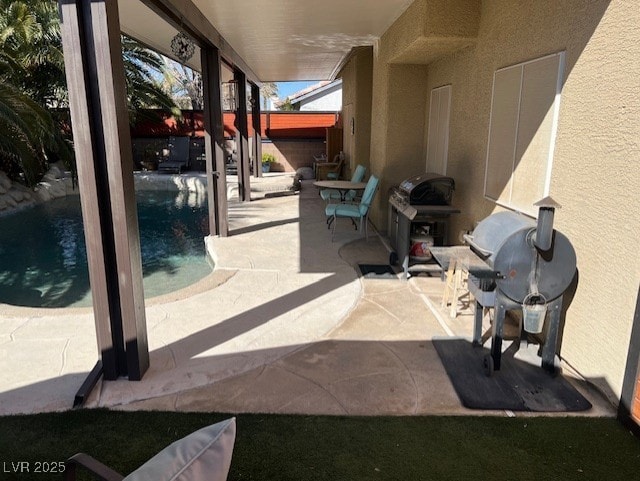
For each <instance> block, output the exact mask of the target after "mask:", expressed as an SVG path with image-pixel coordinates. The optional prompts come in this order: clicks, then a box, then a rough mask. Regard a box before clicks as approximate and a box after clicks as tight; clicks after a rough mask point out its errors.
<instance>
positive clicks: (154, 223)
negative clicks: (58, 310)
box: [0, 191, 212, 307]
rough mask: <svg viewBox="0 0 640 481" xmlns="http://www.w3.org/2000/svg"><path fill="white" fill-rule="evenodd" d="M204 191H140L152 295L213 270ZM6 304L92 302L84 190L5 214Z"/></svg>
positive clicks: (0, 247)
mask: <svg viewBox="0 0 640 481" xmlns="http://www.w3.org/2000/svg"><path fill="white" fill-rule="evenodd" d="M203 197H204V196H197V195H194V194H193V193H190V192H171V191H140V192H137V193H136V199H137V205H138V223H139V226H140V248H141V251H142V271H143V283H144V293H145V298H150V297H154V296H158V295H161V294H166V293H169V292H173V291H176V290H178V289H182V288H184V287H187V286H189V285H191V284H193V283H194V282H196V281H198V280H200V279H202V278H203V277H205V276H207V275H208V274H210V273H211V271H212V268H211V265H210V261H209V260H208V259H207V256H206V253H205V246H204V241H203V238H204V237H205V236H206V235H207V233H208V214H207V204H206V199H205V198H203ZM0 303H5V304H12V305H16V306H29V307H84V306H91V291H90V289H89V272H88V268H87V254H86V245H85V239H84V232H83V228H82V214H81V210H80V197H79V196H77V195H71V196H67V197H64V198H60V199H54V200H52V201H50V202H47V203H44V204H40V205H37V206H34V207H31V208H28V209H24V210H20V211H18V212H15V213H13V214H10V215H6V216H3V217H0Z"/></svg>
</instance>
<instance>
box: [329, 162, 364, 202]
mask: <svg viewBox="0 0 640 481" xmlns="http://www.w3.org/2000/svg"><path fill="white" fill-rule="evenodd" d="M366 170H367V169H366V168H365V167H364V166H362V165H358V166H357V167H356V168H355V170H354V171H353V175H352V176H351V182H362V179H364V174H365V172H366ZM356 195H357V192H356V191H355V190H350V191H349V192H347V194H346V195H345V200H347V201H352V200H353V199H355V198H356ZM320 198H322V200H324V201H329V200H341V197H340V192H339V191H337V190H336V189H322V190H321V191H320Z"/></svg>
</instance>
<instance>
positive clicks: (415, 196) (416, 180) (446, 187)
mask: <svg viewBox="0 0 640 481" xmlns="http://www.w3.org/2000/svg"><path fill="white" fill-rule="evenodd" d="M399 188H400V191H401V192H403V193H404V194H405V195H406V196H407V198H408V199H409V204H411V205H414V204H415V205H420V204H422V205H450V204H451V197H452V196H453V190H454V189H455V182H454V180H453V179H452V178H451V177H445V176H443V175H440V174H435V173H433V172H425V173H424V174H419V175H415V176H413V177H409V178H408V179H405V180H403V181H402V182H401V183H400V187H399Z"/></svg>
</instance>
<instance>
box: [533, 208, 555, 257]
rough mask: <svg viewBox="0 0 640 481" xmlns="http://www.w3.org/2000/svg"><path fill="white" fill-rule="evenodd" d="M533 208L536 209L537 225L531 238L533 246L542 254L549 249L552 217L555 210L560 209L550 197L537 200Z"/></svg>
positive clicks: (551, 238)
mask: <svg viewBox="0 0 640 481" xmlns="http://www.w3.org/2000/svg"><path fill="white" fill-rule="evenodd" d="M533 205H534V206H536V207H538V225H537V227H536V233H535V236H534V238H533V244H534V245H535V246H536V248H537V249H539V250H540V251H542V252H545V251H548V250H549V249H551V243H552V241H553V216H554V213H555V211H556V209H560V207H562V206H561V205H560V204H558V203H557V202H556V201H555V200H553V199H552V198H551V197H545V198H544V199H541V200H539V201H538V202H536V203H535V204H533Z"/></svg>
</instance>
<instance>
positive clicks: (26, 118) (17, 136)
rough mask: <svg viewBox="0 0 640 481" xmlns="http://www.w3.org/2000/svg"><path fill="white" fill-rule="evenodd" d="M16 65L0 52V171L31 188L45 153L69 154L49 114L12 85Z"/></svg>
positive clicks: (38, 174) (39, 172) (63, 155)
mask: <svg viewBox="0 0 640 481" xmlns="http://www.w3.org/2000/svg"><path fill="white" fill-rule="evenodd" d="M16 69H17V65H16V63H15V62H14V61H13V60H12V59H11V58H10V57H8V56H7V55H6V54H4V53H0V168H2V170H4V171H7V173H9V174H10V175H11V176H12V177H14V178H19V176H20V174H22V175H23V176H24V178H23V180H24V182H25V183H26V184H27V185H30V186H33V185H35V184H36V182H37V181H38V180H39V178H40V175H41V174H42V173H44V170H45V160H46V158H47V156H46V152H47V151H49V152H50V153H58V154H60V156H61V157H62V158H63V159H65V160H68V159H69V155H70V152H69V150H68V149H67V148H66V146H65V144H64V141H63V140H62V137H61V136H60V135H59V134H58V133H57V132H59V129H58V128H57V126H56V125H55V123H54V121H53V119H52V118H51V115H50V114H49V112H47V111H46V110H45V109H44V108H42V107H41V106H40V105H39V104H38V103H37V102H35V101H34V100H32V99H31V98H30V97H29V96H27V95H25V94H24V93H23V92H22V91H21V90H20V89H19V88H18V87H16V86H15V85H13V84H12V82H11V77H12V76H13V75H14V72H15V70H16Z"/></svg>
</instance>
